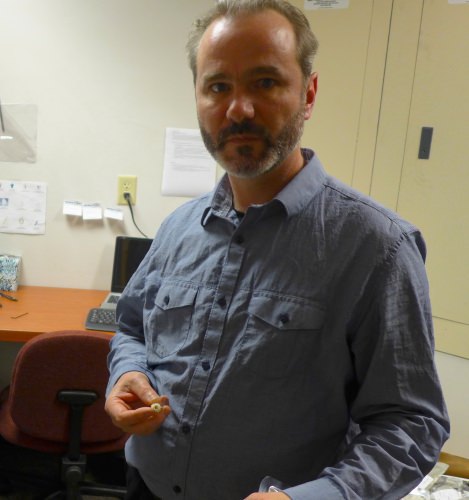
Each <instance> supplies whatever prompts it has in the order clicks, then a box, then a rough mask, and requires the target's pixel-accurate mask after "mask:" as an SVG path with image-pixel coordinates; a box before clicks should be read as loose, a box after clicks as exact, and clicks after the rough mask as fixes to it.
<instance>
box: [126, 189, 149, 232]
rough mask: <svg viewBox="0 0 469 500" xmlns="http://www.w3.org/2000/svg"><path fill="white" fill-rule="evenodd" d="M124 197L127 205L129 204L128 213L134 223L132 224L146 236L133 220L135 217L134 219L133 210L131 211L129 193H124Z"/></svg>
mask: <svg viewBox="0 0 469 500" xmlns="http://www.w3.org/2000/svg"><path fill="white" fill-rule="evenodd" d="M124 198H125V201H126V202H127V205H129V209H130V215H131V216H132V222H133V223H134V226H135V227H136V228H137V231H138V232H139V233H140V234H141V235H142V236H143V237H145V238H148V236H147V235H146V234H145V233H144V232H142V231H141V230H140V228H139V227H138V226H137V223H136V222H135V219H134V211H133V208H132V203H131V202H130V193H124Z"/></svg>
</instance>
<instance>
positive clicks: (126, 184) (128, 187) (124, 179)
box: [117, 175, 137, 205]
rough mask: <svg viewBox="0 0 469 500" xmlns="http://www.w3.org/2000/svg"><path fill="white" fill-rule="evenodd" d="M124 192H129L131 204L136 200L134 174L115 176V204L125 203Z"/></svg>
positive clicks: (135, 178) (135, 179)
mask: <svg viewBox="0 0 469 500" xmlns="http://www.w3.org/2000/svg"><path fill="white" fill-rule="evenodd" d="M124 193H130V201H131V203H132V205H135V203H136V202H137V176H136V175H119V176H118V177H117V204H118V205H127V200H126V199H125V198H124Z"/></svg>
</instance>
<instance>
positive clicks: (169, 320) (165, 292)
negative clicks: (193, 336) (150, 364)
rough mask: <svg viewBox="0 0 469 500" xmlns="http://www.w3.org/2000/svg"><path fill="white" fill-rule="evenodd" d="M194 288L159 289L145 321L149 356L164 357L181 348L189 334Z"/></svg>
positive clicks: (164, 287)
mask: <svg viewBox="0 0 469 500" xmlns="http://www.w3.org/2000/svg"><path fill="white" fill-rule="evenodd" d="M196 296H197V289H196V288H192V287H185V286H176V285H166V286H162V287H161V288H160V289H159V290H158V292H157V294H156V297H155V302H154V307H153V309H152V311H151V313H150V315H149V317H148V320H147V322H146V332H145V333H146V337H147V341H148V345H149V353H148V354H149V356H150V357H152V355H153V354H156V355H157V356H158V357H159V358H165V357H167V356H169V355H171V354H174V353H176V352H177V351H179V350H180V349H181V347H182V346H183V345H184V343H185V342H186V340H187V337H188V335H189V331H190V327H191V321H192V314H193V310H194V303H195V298H196Z"/></svg>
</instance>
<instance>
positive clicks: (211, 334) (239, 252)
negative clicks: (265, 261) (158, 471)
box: [173, 221, 245, 498]
mask: <svg viewBox="0 0 469 500" xmlns="http://www.w3.org/2000/svg"><path fill="white" fill-rule="evenodd" d="M225 222H226V221H225ZM244 254H245V239H244V236H243V234H242V230H241V228H240V227H239V226H238V227H236V225H234V226H233V234H232V236H231V239H230V242H229V244H228V248H227V252H226V258H225V261H224V265H223V267H222V269H221V274H220V279H219V283H218V288H217V290H216V293H215V296H214V301H213V304H212V309H211V312H210V318H209V321H208V324H207V329H206V332H205V335H204V340H203V346H202V349H201V352H200V357H199V362H198V364H197V366H196V368H195V370H194V373H193V376H192V379H191V383H190V387H189V390H188V396H187V401H186V406H185V408H184V413H183V415H182V418H181V422H180V431H179V434H178V437H177V439H176V443H175V447H176V450H177V458H176V459H175V462H174V463H175V466H174V470H173V471H174V476H173V477H174V479H175V481H174V485H173V491H174V492H175V493H177V494H178V496H180V497H181V498H184V491H185V480H186V479H185V478H186V474H187V470H188V467H189V465H190V464H189V459H190V449H191V443H192V439H193V437H194V433H195V432H197V419H198V416H199V414H200V410H201V407H202V405H203V403H204V396H205V394H206V391H207V386H208V384H209V381H210V376H211V373H212V369H213V366H214V365H215V363H216V360H217V353H218V348H219V345H220V342H221V340H222V337H223V335H224V325H225V324H226V322H227V321H226V319H227V316H228V314H229V309H230V302H231V298H232V296H233V293H234V290H235V287H236V283H237V281H238V276H239V273H240V271H241V264H242V261H243V257H244Z"/></svg>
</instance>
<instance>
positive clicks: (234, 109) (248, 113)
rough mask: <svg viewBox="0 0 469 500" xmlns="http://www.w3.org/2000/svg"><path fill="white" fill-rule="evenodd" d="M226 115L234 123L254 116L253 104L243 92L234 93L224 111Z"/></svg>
mask: <svg viewBox="0 0 469 500" xmlns="http://www.w3.org/2000/svg"><path fill="white" fill-rule="evenodd" d="M226 117H227V118H228V119H229V120H232V121H233V122H235V123H240V122H242V121H243V120H246V119H252V118H254V104H253V102H252V99H250V98H249V96H247V95H245V94H239V95H234V96H233V97H232V99H231V102H230V103H229V106H228V109H227V111H226Z"/></svg>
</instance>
